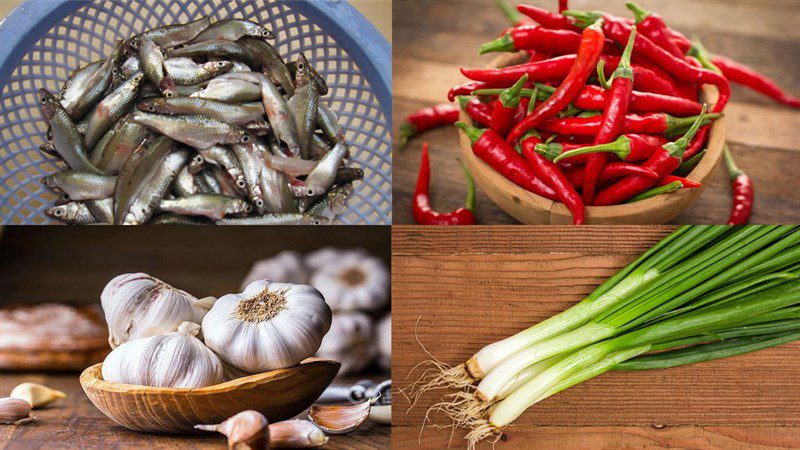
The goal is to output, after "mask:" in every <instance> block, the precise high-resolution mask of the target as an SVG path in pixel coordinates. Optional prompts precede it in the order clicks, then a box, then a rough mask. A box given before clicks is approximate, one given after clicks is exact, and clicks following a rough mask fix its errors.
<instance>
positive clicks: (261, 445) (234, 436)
mask: <svg viewBox="0 0 800 450" xmlns="http://www.w3.org/2000/svg"><path fill="white" fill-rule="evenodd" d="M194 427H195V428H197V429H198V430H204V431H216V432H218V433H222V434H224V435H225V436H228V449H229V450H267V449H268V448H269V441H270V435H269V434H270V433H269V428H268V427H267V418H266V417H264V415H263V414H261V413H260V412H258V411H252V410H248V411H242V412H240V413H239V414H236V415H234V416H231V417H229V418H228V419H227V420H225V421H224V422H222V423H219V424H215V425H195V426H194Z"/></svg>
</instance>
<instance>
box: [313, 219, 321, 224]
mask: <svg viewBox="0 0 800 450" xmlns="http://www.w3.org/2000/svg"><path fill="white" fill-rule="evenodd" d="M314 225H322V221H321V220H319V219H317V220H315V221H314Z"/></svg>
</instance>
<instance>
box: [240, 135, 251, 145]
mask: <svg viewBox="0 0 800 450" xmlns="http://www.w3.org/2000/svg"><path fill="white" fill-rule="evenodd" d="M242 142H244V143H247V142H250V136H248V135H246V134H245V135H244V136H242Z"/></svg>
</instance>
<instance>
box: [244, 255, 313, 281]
mask: <svg viewBox="0 0 800 450" xmlns="http://www.w3.org/2000/svg"><path fill="white" fill-rule="evenodd" d="M258 280H270V281H279V282H281V283H296V284H305V283H307V282H308V270H307V269H306V266H305V263H304V262H303V258H302V257H301V256H300V254H299V253H297V252H293V251H290V250H287V251H283V252H280V253H278V254H277V255H275V256H273V257H272V258H267V259H262V260H260V261H257V262H256V263H255V264H253V267H252V268H251V269H250V272H249V273H248V274H247V276H246V277H244V281H243V282H242V290H244V288H246V287H247V285H249V284H250V283H252V282H254V281H258Z"/></svg>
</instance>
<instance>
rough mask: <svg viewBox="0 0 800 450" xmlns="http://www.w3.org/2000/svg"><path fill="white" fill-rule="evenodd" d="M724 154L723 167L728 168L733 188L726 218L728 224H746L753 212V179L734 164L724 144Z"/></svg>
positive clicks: (726, 145)
mask: <svg viewBox="0 0 800 450" xmlns="http://www.w3.org/2000/svg"><path fill="white" fill-rule="evenodd" d="M723 151H724V156H725V167H727V168H728V175H730V178H731V188H732V189H733V207H732V208H731V215H730V217H729V218H728V225H746V224H747V221H748V220H750V213H752V212H753V198H754V195H755V194H754V191H753V180H751V179H750V177H749V176H747V174H746V173H744V171H742V169H740V168H739V167H737V166H736V162H735V161H734V160H733V155H731V151H730V149H729V148H728V144H725V148H724V149H723Z"/></svg>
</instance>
